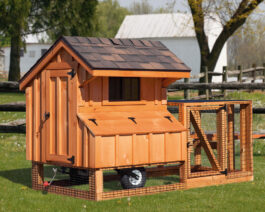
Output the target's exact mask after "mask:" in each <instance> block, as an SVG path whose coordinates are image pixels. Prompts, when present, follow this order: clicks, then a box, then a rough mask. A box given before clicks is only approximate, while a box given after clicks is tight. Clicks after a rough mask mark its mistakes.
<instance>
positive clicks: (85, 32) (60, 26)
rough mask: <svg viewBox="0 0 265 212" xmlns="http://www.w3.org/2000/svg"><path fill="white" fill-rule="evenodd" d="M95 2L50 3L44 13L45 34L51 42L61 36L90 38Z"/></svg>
mask: <svg viewBox="0 0 265 212" xmlns="http://www.w3.org/2000/svg"><path fill="white" fill-rule="evenodd" d="M97 4H98V1H97V0H89V1H87V0H76V1H69V0H68V1H67V0H65V1H51V3H50V5H49V6H48V11H47V12H46V15H47V16H46V25H47V28H50V29H49V30H48V31H47V33H48V35H49V37H50V39H51V40H53V41H54V40H56V39H58V38H59V37H60V36H62V35H70V36H91V35H93V33H94V31H95V30H96V25H95V23H94V22H93V20H94V14H95V10H96V6H97Z"/></svg>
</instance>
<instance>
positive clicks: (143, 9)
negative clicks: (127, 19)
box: [129, 0, 175, 15]
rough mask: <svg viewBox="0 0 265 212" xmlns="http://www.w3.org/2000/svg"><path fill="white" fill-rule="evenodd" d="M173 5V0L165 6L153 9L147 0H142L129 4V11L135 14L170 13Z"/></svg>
mask: <svg viewBox="0 0 265 212" xmlns="http://www.w3.org/2000/svg"><path fill="white" fill-rule="evenodd" d="M174 5H175V1H174V2H172V3H169V2H168V3H166V7H161V8H156V9H154V8H153V6H152V5H151V4H150V3H149V2H148V1H147V0H142V1H140V2H133V3H132V4H131V5H130V8H129V11H130V12H131V13H132V14H135V15H141V14H151V13H170V12H172V10H173V8H174Z"/></svg>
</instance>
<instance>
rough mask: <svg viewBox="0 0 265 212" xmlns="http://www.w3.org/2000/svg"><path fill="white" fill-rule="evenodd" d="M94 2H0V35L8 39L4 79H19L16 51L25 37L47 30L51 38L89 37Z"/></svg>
mask: <svg viewBox="0 0 265 212" xmlns="http://www.w3.org/2000/svg"><path fill="white" fill-rule="evenodd" d="M96 5H97V0H89V1H86V0H76V1H71V0H64V1H56V0H1V1H0V34H1V35H4V36H5V37H10V40H11V41H10V42H11V51H10V66H9V75H8V80H10V81H17V80H19V79H20V67H19V65H20V49H21V47H22V46H23V43H24V39H25V36H26V35H28V34H34V33H39V32H43V31H48V34H49V36H50V37H51V38H52V39H56V38H57V37H58V36H60V35H62V34H65V35H89V34H92V31H93V25H92V21H91V19H92V17H93V15H94V11H95V7H96Z"/></svg>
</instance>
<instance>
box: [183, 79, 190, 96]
mask: <svg viewBox="0 0 265 212" xmlns="http://www.w3.org/2000/svg"><path fill="white" fill-rule="evenodd" d="M184 82H185V83H189V82H190V78H184ZM184 99H190V90H189V89H185V90H184Z"/></svg>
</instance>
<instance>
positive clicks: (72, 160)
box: [67, 156, 75, 164]
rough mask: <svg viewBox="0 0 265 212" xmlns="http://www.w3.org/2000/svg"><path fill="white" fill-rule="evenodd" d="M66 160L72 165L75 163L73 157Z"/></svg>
mask: <svg viewBox="0 0 265 212" xmlns="http://www.w3.org/2000/svg"><path fill="white" fill-rule="evenodd" d="M67 160H68V161H70V162H71V163H72V164H74V163H75V156H72V157H70V158H67Z"/></svg>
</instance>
